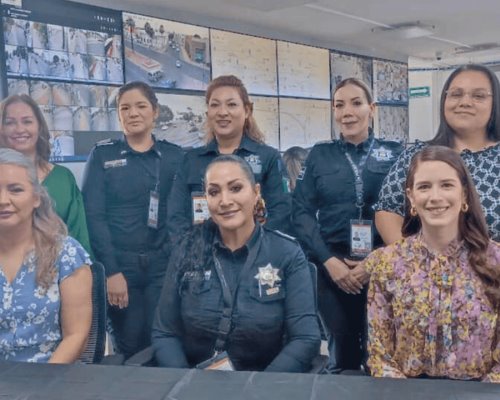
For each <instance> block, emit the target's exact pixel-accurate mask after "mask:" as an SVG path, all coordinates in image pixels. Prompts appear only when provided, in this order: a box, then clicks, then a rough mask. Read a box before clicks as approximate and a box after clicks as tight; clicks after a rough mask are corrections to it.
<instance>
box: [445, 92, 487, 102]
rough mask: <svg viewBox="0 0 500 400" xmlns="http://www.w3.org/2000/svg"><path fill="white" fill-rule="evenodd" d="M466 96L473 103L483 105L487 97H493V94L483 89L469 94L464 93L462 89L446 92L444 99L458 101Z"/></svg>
mask: <svg viewBox="0 0 500 400" xmlns="http://www.w3.org/2000/svg"><path fill="white" fill-rule="evenodd" d="M466 95H468V96H469V97H470V99H471V100H472V101H473V102H474V103H484V102H485V101H486V100H487V99H488V97H490V96H493V93H491V92H488V91H487V90H483V89H477V90H473V91H471V92H466V91H465V90H462V89H452V90H447V91H446V98H447V99H448V100H450V101H460V100H462V99H463V98H464V97H465V96H466Z"/></svg>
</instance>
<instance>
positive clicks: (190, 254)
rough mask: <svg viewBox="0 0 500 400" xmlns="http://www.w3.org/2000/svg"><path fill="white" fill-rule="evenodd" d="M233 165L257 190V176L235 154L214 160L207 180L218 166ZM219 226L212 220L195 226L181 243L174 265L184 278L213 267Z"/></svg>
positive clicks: (224, 155)
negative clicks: (239, 169)
mask: <svg viewBox="0 0 500 400" xmlns="http://www.w3.org/2000/svg"><path fill="white" fill-rule="evenodd" d="M221 163H232V164H235V165H237V166H238V167H239V168H241V170H242V172H243V174H244V175H245V177H246V178H247V179H248V181H249V183H250V185H251V186H252V187H253V188H255V185H256V182H255V176H254V174H253V172H252V168H251V167H250V165H249V164H248V163H247V162H246V161H245V160H244V159H243V158H241V157H238V156H237V155H234V154H223V155H221V156H219V157H217V158H215V159H214V160H212V161H211V162H210V163H209V164H208V166H207V168H206V169H205V177H204V178H205V179H204V181H206V176H207V172H208V171H209V170H210V168H211V167H213V166H214V165H216V164H221ZM217 231H218V226H217V224H215V222H213V221H212V220H211V219H209V220H207V221H205V222H204V223H202V224H198V225H195V226H193V227H192V228H191V229H190V230H189V231H187V232H186V233H185V234H184V236H183V237H182V239H181V240H180V242H179V246H178V248H177V249H176V251H175V253H174V254H176V255H174V256H172V259H174V261H173V262H174V265H176V266H177V268H178V271H179V274H178V275H177V276H178V277H182V276H183V275H184V273H185V272H193V273H203V272H204V271H208V270H210V269H211V268H212V266H213V262H214V261H213V253H212V252H213V242H214V237H215V235H216V234H217Z"/></svg>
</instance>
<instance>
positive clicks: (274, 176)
mask: <svg viewBox="0 0 500 400" xmlns="http://www.w3.org/2000/svg"><path fill="white" fill-rule="evenodd" d="M234 154H236V155H237V156H239V157H241V158H243V159H245V160H246V161H247V162H248V164H249V165H250V167H251V168H252V171H253V173H254V176H255V181H256V182H257V183H260V185H261V194H262V197H263V199H264V200H265V202H266V208H267V211H268V219H267V222H266V227H268V228H269V229H280V230H284V229H286V227H287V226H288V224H289V217H290V206H291V205H290V197H289V194H288V193H287V181H288V178H287V173H286V170H285V168H284V165H283V163H282V160H281V156H280V154H279V152H278V151H277V150H276V149H274V148H272V147H270V146H267V145H265V144H261V143H257V142H256V141H254V140H252V139H250V138H249V137H248V136H247V135H243V137H242V139H241V143H240V146H239V147H238V149H236V150H235V151H234ZM219 155H220V153H219V150H218V147H217V141H216V140H212V141H211V142H210V143H208V144H207V145H206V146H203V147H200V148H197V149H193V150H191V151H189V152H188V153H187V154H186V157H185V160H184V163H183V165H182V168H180V170H179V173H178V175H177V176H176V178H175V182H174V187H173V190H172V192H171V194H170V199H169V205H170V207H169V211H168V230H169V233H170V235H171V236H174V235H176V236H177V234H178V233H180V232H182V231H185V230H187V229H189V227H190V226H191V225H192V223H193V209H192V207H193V206H192V204H193V201H192V198H193V194H194V193H198V194H201V195H203V191H204V187H203V178H204V175H205V170H206V168H207V166H208V164H209V163H210V162H211V161H212V160H214V159H215V158H216V157H217V156H219Z"/></svg>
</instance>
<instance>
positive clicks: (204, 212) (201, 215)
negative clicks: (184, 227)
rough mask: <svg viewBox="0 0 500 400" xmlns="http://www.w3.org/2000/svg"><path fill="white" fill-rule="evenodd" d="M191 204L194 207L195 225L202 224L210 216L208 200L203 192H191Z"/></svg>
mask: <svg viewBox="0 0 500 400" xmlns="http://www.w3.org/2000/svg"><path fill="white" fill-rule="evenodd" d="M191 205H192V207H193V225H194V224H201V223H202V222H204V221H206V220H207V219H209V218H210V213H209V212H208V202H207V198H206V197H205V193H203V192H193V193H191Z"/></svg>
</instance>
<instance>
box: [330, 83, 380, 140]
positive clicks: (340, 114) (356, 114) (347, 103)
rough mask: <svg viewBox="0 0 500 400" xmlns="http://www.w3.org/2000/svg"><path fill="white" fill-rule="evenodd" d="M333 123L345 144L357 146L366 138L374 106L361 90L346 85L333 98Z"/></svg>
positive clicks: (355, 86) (351, 85)
mask: <svg viewBox="0 0 500 400" xmlns="http://www.w3.org/2000/svg"><path fill="white" fill-rule="evenodd" d="M333 110H334V115H335V122H336V123H337V124H338V126H339V127H340V132H341V133H342V136H343V137H344V140H346V141H347V142H350V143H353V144H358V143H361V142H363V141H364V140H366V139H367V138H368V128H369V126H370V121H371V119H372V118H373V112H374V110H375V105H374V104H370V103H369V102H368V99H367V97H366V94H365V92H364V90H363V89H362V88H360V87H359V86H357V85H354V84H347V85H345V86H343V87H341V88H340V89H338V90H337V91H336V92H335V94H334V97H333Z"/></svg>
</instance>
